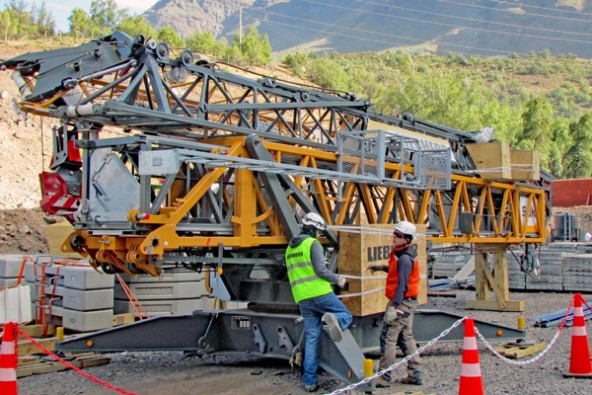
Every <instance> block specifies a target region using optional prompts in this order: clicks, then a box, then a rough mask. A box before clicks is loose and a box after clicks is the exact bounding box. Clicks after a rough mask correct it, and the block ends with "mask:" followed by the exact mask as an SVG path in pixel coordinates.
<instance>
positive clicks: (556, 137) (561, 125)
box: [548, 119, 573, 178]
mask: <svg viewBox="0 0 592 395" xmlns="http://www.w3.org/2000/svg"><path fill="white" fill-rule="evenodd" d="M572 144H573V141H572V138H571V135H570V134H569V124H568V123H567V122H566V121H564V120H560V119H558V120H557V121H555V125H554V127H553V142H552V144H551V150H550V152H549V167H548V169H549V171H550V172H551V174H553V175H554V176H555V177H557V178H563V177H564V176H565V165H564V158H565V157H566V156H567V151H568V150H569V148H570V147H571V146H572Z"/></svg>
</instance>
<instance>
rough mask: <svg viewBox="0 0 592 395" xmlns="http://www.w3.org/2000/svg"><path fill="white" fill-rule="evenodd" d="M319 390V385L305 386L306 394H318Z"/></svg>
mask: <svg viewBox="0 0 592 395" xmlns="http://www.w3.org/2000/svg"><path fill="white" fill-rule="evenodd" d="M318 389H319V386H318V385H305V386H304V390H305V391H306V392H317V390H318Z"/></svg>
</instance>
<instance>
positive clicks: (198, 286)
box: [115, 269, 214, 316]
mask: <svg viewBox="0 0 592 395" xmlns="http://www.w3.org/2000/svg"><path fill="white" fill-rule="evenodd" d="M121 278H122V279H123V280H124V281H125V283H126V284H127V286H128V287H129V289H130V290H131V292H132V293H133V295H134V296H135V297H136V298H137V300H138V301H139V302H140V304H141V306H142V308H141V311H145V312H146V313H147V314H148V315H149V316H155V315H163V314H191V312H193V311H194V310H207V309H212V308H213V303H214V299H213V297H211V296H210V295H209V294H208V292H207V291H206V288H205V278H204V275H203V274H202V273H197V272H190V271H188V270H180V269H176V270H168V271H167V270H165V271H164V272H163V273H162V275H161V276H160V277H152V276H150V275H148V274H138V275H136V276H128V275H121ZM115 313H116V314H125V313H135V309H134V305H133V303H132V302H131V301H130V300H129V299H128V297H127V295H126V293H125V290H124V288H123V286H122V285H121V284H119V283H116V284H115Z"/></svg>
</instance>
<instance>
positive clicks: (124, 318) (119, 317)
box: [113, 313, 136, 326]
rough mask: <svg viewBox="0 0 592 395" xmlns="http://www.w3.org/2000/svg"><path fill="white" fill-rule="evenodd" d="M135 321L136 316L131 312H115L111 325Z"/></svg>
mask: <svg viewBox="0 0 592 395" xmlns="http://www.w3.org/2000/svg"><path fill="white" fill-rule="evenodd" d="M135 321H136V317H135V316H134V315H133V314H132V313H125V314H116V315H114V316H113V326H119V325H124V324H131V323H132V322H135Z"/></svg>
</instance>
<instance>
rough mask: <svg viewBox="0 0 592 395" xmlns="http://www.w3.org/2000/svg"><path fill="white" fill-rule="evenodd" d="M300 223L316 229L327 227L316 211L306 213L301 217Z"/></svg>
mask: <svg viewBox="0 0 592 395" xmlns="http://www.w3.org/2000/svg"><path fill="white" fill-rule="evenodd" d="M302 224H303V225H306V226H312V227H315V228H317V229H318V230H325V229H327V223H326V222H325V220H324V219H323V217H321V216H320V215H319V214H317V213H307V214H306V215H305V216H304V217H302Z"/></svg>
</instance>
